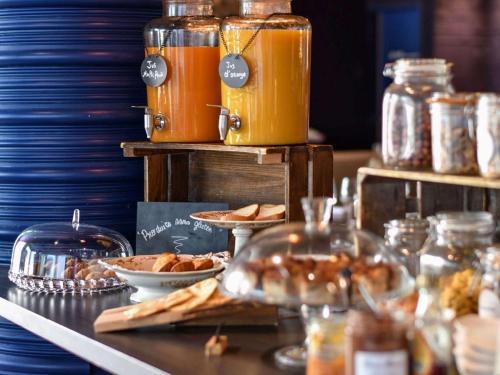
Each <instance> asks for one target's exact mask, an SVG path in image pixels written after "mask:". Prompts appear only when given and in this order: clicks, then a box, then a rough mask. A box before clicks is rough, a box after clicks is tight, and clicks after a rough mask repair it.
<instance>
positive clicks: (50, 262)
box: [9, 210, 133, 294]
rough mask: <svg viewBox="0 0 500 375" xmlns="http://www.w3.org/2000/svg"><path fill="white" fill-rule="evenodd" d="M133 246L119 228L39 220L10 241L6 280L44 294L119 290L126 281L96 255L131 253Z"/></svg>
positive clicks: (76, 216) (76, 221)
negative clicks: (38, 222) (105, 266)
mask: <svg viewBox="0 0 500 375" xmlns="http://www.w3.org/2000/svg"><path fill="white" fill-rule="evenodd" d="M131 255H133V254H132V247H131V246H130V244H129V242H128V241H127V240H126V239H125V237H123V236H122V235H121V234H119V233H118V232H115V231H113V230H110V229H106V228H103V227H98V226H94V225H87V224H81V223H80V211H79V210H75V212H74V213H73V221H72V222H67V223H65V222H62V223H59V222H56V223H46V224H38V225H34V226H31V227H29V228H28V229H26V230H24V231H23V232H22V233H21V234H20V235H19V236H18V237H17V240H16V242H15V243H14V247H13V249H12V259H11V265H10V270H9V279H10V280H11V281H12V282H13V283H15V284H16V285H17V286H18V287H20V288H23V289H26V290H29V291H32V292H44V293H73V294H84V293H92V292H100V291H108V290H113V289H118V288H122V287H124V286H125V282H124V281H122V280H120V279H119V278H118V277H117V275H116V274H115V273H114V272H113V271H111V270H106V269H105V268H104V267H103V266H101V265H100V264H99V259H102V258H116V257H125V256H131Z"/></svg>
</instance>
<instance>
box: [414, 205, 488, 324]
mask: <svg viewBox="0 0 500 375" xmlns="http://www.w3.org/2000/svg"><path fill="white" fill-rule="evenodd" d="M435 220H436V223H435V229H434V230H435V233H434V236H435V238H434V240H432V241H428V242H427V243H426V244H425V246H424V248H423V249H422V253H421V255H420V275H419V276H418V284H419V287H420V289H421V290H424V291H426V292H428V293H430V295H432V296H433V298H434V299H435V301H434V302H435V303H436V304H437V305H438V306H439V308H440V309H441V310H444V309H451V310H453V312H454V314H455V315H456V316H461V315H465V314H468V313H476V312H477V307H478V306H477V304H478V297H479V284H477V285H474V283H473V280H474V275H475V273H476V269H477V268H478V266H479V259H478V255H477V254H478V252H479V253H480V252H481V251H484V250H485V249H486V248H487V247H488V246H490V245H491V243H492V241H493V235H494V232H495V221H494V219H493V215H492V214H490V213H489V212H481V211H478V212H450V213H440V214H437V215H436V218H435Z"/></svg>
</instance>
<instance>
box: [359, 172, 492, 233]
mask: <svg viewBox="0 0 500 375" xmlns="http://www.w3.org/2000/svg"><path fill="white" fill-rule="evenodd" d="M357 181H358V186H357V189H358V198H359V205H358V212H357V225H358V227H359V228H362V229H368V230H370V231H372V232H374V233H377V234H379V235H383V234H384V227H383V225H384V223H386V222H387V221H389V220H391V219H399V218H404V217H405V215H406V213H409V212H418V213H419V214H420V215H421V217H423V218H425V217H427V216H430V215H434V214H435V213H437V212H443V211H463V210H466V211H477V210H480V211H489V212H491V213H493V215H494V216H495V219H497V220H498V219H499V218H500V180H492V179H487V178H483V177H479V176H455V175H440V174H436V173H433V172H411V171H395V170H389V169H380V168H360V169H359V171H358V179H357Z"/></svg>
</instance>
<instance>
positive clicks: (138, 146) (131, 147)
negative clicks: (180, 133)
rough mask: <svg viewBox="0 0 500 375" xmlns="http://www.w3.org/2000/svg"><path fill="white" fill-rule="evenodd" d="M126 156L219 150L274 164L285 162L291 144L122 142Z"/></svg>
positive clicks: (262, 162) (260, 162)
mask: <svg viewBox="0 0 500 375" xmlns="http://www.w3.org/2000/svg"><path fill="white" fill-rule="evenodd" d="M121 147H122V149H123V154H124V155H125V156H126V157H139V156H145V155H152V154H159V153H161V154H168V153H171V152H178V151H218V152H230V153H242V154H253V155H256V156H257V157H256V159H255V161H256V162H257V163H259V164H274V163H282V162H284V161H285V160H284V156H285V154H286V150H287V149H288V148H289V147H290V146H270V147H264V146H262V147H254V146H226V145H223V144H219V143H152V142H124V143H122V144H121Z"/></svg>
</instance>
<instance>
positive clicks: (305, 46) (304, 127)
mask: <svg viewBox="0 0 500 375" xmlns="http://www.w3.org/2000/svg"><path fill="white" fill-rule="evenodd" d="M219 49H220V57H221V62H220V64H219V75H220V78H221V80H222V88H221V92H222V108H221V113H220V116H219V131H220V137H221V139H222V140H224V141H225V143H226V144H229V145H280V144H282V145H283V144H301V143H306V142H307V136H308V128H309V84H310V71H311V25H310V23H309V21H308V20H307V19H305V18H303V17H299V16H295V15H292V14H291V0H241V9H240V16H239V17H229V18H226V19H225V20H224V21H223V22H222V24H221V31H220V42H219Z"/></svg>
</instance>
